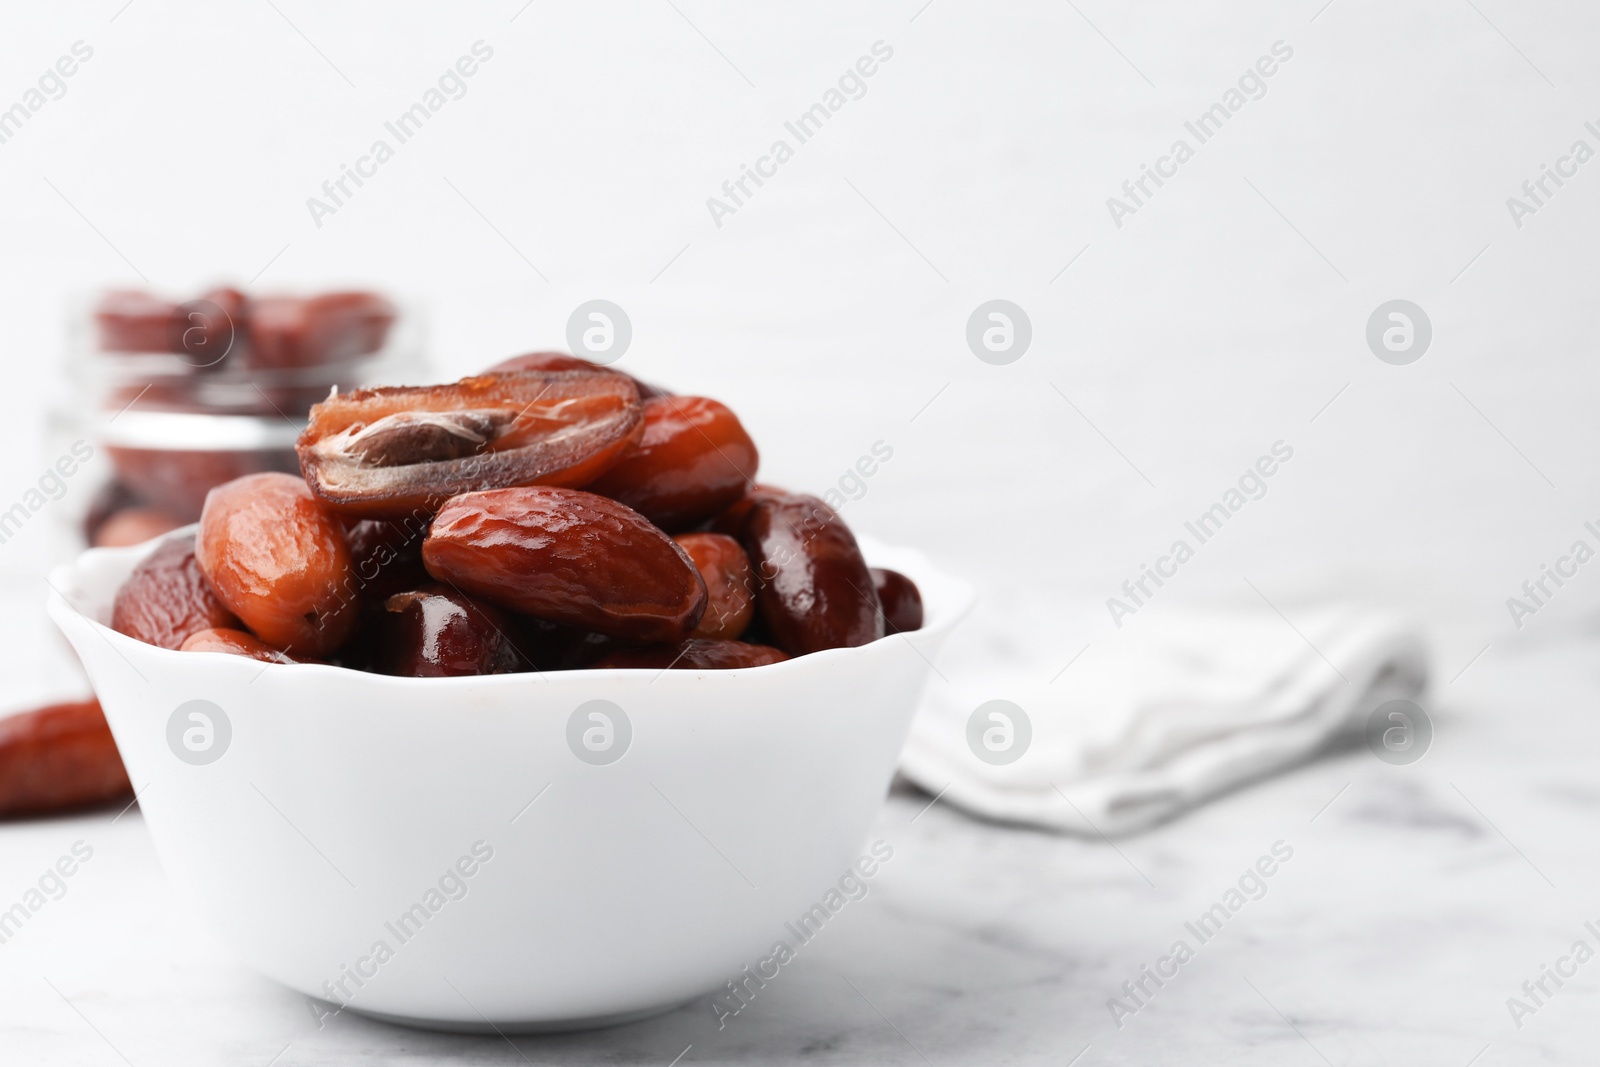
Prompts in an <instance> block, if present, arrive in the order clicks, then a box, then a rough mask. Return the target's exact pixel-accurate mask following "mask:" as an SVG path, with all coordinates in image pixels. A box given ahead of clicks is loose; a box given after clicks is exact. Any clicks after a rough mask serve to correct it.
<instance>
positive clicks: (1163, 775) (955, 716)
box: [900, 606, 1428, 836]
mask: <svg viewBox="0 0 1600 1067" xmlns="http://www.w3.org/2000/svg"><path fill="white" fill-rule="evenodd" d="M989 663H990V664H991V666H988V667H984V666H982V665H979V664H975V663H968V664H966V665H965V668H966V669H962V667H963V665H962V664H960V663H953V664H952V665H951V666H950V668H948V669H946V670H945V671H944V675H945V678H944V679H940V678H935V679H933V680H932V681H930V682H929V685H928V690H927V692H926V694H925V696H924V700H923V705H922V707H921V709H920V710H919V712H918V715H917V718H916V721H915V723H914V724H913V726H912V730H911V736H910V739H909V741H908V742H907V745H906V748H905V751H904V752H903V753H902V755H901V765H900V769H901V772H902V773H903V774H904V775H905V776H906V777H907V778H909V779H910V780H911V781H912V782H914V783H915V784H916V785H918V786H920V787H921V788H922V789H924V790H926V791H927V792H929V793H931V794H936V795H939V796H941V797H942V798H943V800H945V801H948V802H949V803H951V804H954V805H956V806H958V807H961V808H964V809H966V810H967V811H970V812H972V813H974V814H976V815H980V816H984V817H986V818H992V819H998V820H1002V821H1008V822H1020V823H1029V824H1033V825H1038V826H1044V827H1048V828H1051V829H1057V830H1062V831H1066V832H1071V833H1081V834H1085V835H1088V836H1099V835H1107V836H1113V835H1117V834H1126V833H1129V832H1132V831H1135V830H1140V829H1143V828H1145V827H1148V826H1151V825H1154V824H1155V823H1158V822H1162V821H1164V820H1166V819H1170V818H1172V817H1173V816H1174V815H1177V814H1178V813H1180V812H1182V811H1184V810H1185V809H1187V808H1190V807H1193V806H1194V805H1196V804H1198V803H1200V802H1202V801H1204V800H1205V799H1207V798H1208V797H1212V796H1215V795H1216V794H1218V793H1221V792H1224V791H1226V790H1228V789H1230V788H1233V787H1235V786H1237V785H1239V784H1241V783H1244V782H1247V781H1250V780H1252V779H1256V778H1260V777H1263V776H1265V775H1268V774H1272V773H1275V772H1277V771H1281V770H1283V769H1285V768H1287V767H1290V766H1293V765H1294V764H1296V763H1299V762H1301V761H1303V760H1305V759H1306V758H1307V757H1309V756H1310V755H1312V754H1313V753H1314V752H1316V751H1317V750H1318V749H1320V748H1323V747H1325V746H1327V745H1328V744H1329V743H1330V742H1331V741H1332V740H1334V739H1335V738H1338V737H1340V736H1341V735H1346V736H1348V735H1350V734H1359V733H1360V732H1361V731H1362V730H1364V728H1365V726H1366V720H1367V717H1368V715H1369V714H1370V713H1371V712H1372V710H1373V709H1375V708H1376V707H1377V706H1378V705H1380V704H1382V703H1383V702H1385V701H1387V700H1393V699H1396V698H1407V699H1413V700H1414V699H1417V698H1418V697H1420V696H1421V695H1422V693H1423V691H1424V689H1425V688H1426V685H1427V674H1428V666H1427V653H1426V650H1425V648H1424V646H1423V643H1422V641H1421V638H1420V637H1419V635H1418V634H1417V632H1416V631H1415V630H1414V629H1413V628H1411V627H1409V626H1408V625H1407V624H1406V623H1404V622H1403V621H1401V620H1400V619H1398V618H1396V617H1395V616H1393V615H1390V614H1388V613H1386V612H1382V611H1377V610H1373V609H1370V608H1360V607H1348V606H1339V607H1330V608H1326V609H1321V610H1317V611H1314V612H1298V613H1296V616H1295V620H1294V623H1293V624H1292V625H1291V624H1290V623H1289V622H1287V621H1286V620H1285V619H1284V618H1283V617H1281V616H1279V615H1278V614H1277V613H1276V612H1273V611H1268V610H1264V609H1263V610H1262V611H1259V612H1252V611H1241V612H1229V613H1219V612H1207V613H1197V612H1178V611H1171V612H1167V613H1165V614H1163V615H1160V616H1146V617H1141V618H1139V619H1138V620H1136V621H1134V622H1131V623H1129V624H1128V625H1127V626H1126V627H1125V628H1124V629H1123V630H1121V631H1118V632H1117V634H1116V635H1115V636H1114V637H1112V638H1110V639H1106V640H1103V641H1101V642H1098V643H1092V644H1091V645H1090V646H1089V647H1088V648H1087V649H1086V650H1085V651H1084V652H1082V653H1081V654H1080V656H1079V657H1078V658H1077V659H1076V660H1075V661H1073V662H1072V664H1071V665H1070V666H1069V667H1067V668H1066V669H1064V670H1062V671H1060V672H1059V673H1058V674H1057V676H1056V678H1055V679H1054V680H1053V681H1052V680H1048V679H1047V678H1045V677H1043V676H1042V673H1043V672H1041V676H1040V677H1038V678H1037V679H1036V680H1032V681H1029V680H1019V677H1018V672H1017V671H1016V670H1015V669H1014V665H1007V664H1005V663H1004V661H1003V659H1002V660H1001V661H1000V662H999V664H998V665H995V659H994V658H993V657H991V658H990V659H989ZM994 700H1004V701H1008V702H1010V703H1011V704H1013V705H1015V706H1016V707H1019V708H1021V709H1022V712H1023V714H1024V715H1025V716H1026V720H1027V722H1026V724H1025V725H1024V724H1022V723H1017V722H1010V721H1009V720H1012V719H1016V718H1017V716H1016V715H1015V714H1014V713H1012V712H1010V711H1009V710H1008V709H1007V708H1006V707H1005V706H1004V705H991V706H990V708H989V709H988V710H987V711H985V713H984V714H982V715H980V716H978V721H977V722H976V723H973V722H972V720H973V718H974V712H975V711H976V710H977V709H978V708H979V707H980V705H985V704H987V703H988V702H990V701H994ZM993 711H998V712H999V713H1000V714H1001V715H1002V716H1003V718H994V717H993V716H992V715H991V714H990V712H993ZM1030 730H1031V735H1032V736H1031V738H1030V739H1028V740H1027V742H1026V748H1025V750H1024V751H1023V752H1022V754H1021V756H1020V757H1018V758H1016V759H1015V761H1014V762H1010V763H994V762H989V761H987V760H986V759H984V758H980V756H979V755H978V754H977V752H978V750H980V749H985V747H986V746H985V743H984V741H983V735H984V734H985V733H986V732H987V733H988V735H989V739H990V741H991V742H992V744H993V746H994V747H995V748H997V749H999V753H998V754H997V753H996V752H995V751H993V750H990V751H987V753H986V755H987V756H988V760H994V759H1004V758H1006V757H1007V756H1009V755H1010V754H1011V752H1012V751H1015V748H1016V747H1018V745H1019V742H1018V739H1019V738H1021V737H1022V736H1023V735H1025V734H1026V733H1028V732H1030ZM991 731H992V732H991ZM1008 741H1009V742H1010V743H1011V745H1012V746H1013V748H1012V749H1011V750H1010V751H1008V750H1006V748H1005V745H1006V743H1007V742H1008Z"/></svg>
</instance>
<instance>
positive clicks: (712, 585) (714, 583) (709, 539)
mask: <svg viewBox="0 0 1600 1067" xmlns="http://www.w3.org/2000/svg"><path fill="white" fill-rule="evenodd" d="M675 540H676V541H677V542H678V544H679V545H681V546H683V550H684V551H685V552H687V553H688V554H689V558H690V559H692V560H694V565H695V569H697V570H698V571H699V572H700V578H701V580H703V581H704V582H705V583H706V598H707V599H706V613H705V614H704V615H702V616H701V617H700V625H698V626H696V627H695V628H694V633H693V634H692V635H690V636H693V637H709V638H716V639H719V640H724V641H732V640H734V639H735V638H737V637H738V636H739V635H740V634H742V633H744V631H745V629H746V628H747V627H748V626H749V625H750V617H751V616H752V615H754V614H755V607H756V604H755V601H756V583H755V577H754V575H753V574H752V572H751V570H750V558H749V557H748V556H746V555H745V554H744V549H742V548H740V547H739V542H737V541H735V540H734V539H733V538H731V537H727V536H725V535H723V534H715V533H690V534H681V535H679V536H678V537H677V538H675Z"/></svg>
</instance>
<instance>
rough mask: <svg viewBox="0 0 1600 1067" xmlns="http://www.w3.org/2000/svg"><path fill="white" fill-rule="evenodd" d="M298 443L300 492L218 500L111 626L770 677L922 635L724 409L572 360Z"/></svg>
mask: <svg viewBox="0 0 1600 1067" xmlns="http://www.w3.org/2000/svg"><path fill="white" fill-rule="evenodd" d="M297 447H298V451H299V454H300V463H301V468H302V470H303V471H304V478H295V477H293V476H291V475H286V474H253V475H248V476H246V477H243V478H239V479H236V480H234V481H232V482H229V483H227V484H225V485H221V486H218V487H217V488H216V489H213V490H212V491H211V493H210V495H209V496H208V497H207V498H206V504H205V509H204V512H203V514H202V516H201V519H200V527H199V533H198V536H197V537H195V538H188V537H181V536H179V537H174V538H172V539H170V540H168V541H166V542H164V543H162V544H161V545H160V546H159V547H158V548H157V549H156V550H155V551H154V552H153V553H152V554H151V555H149V556H148V557H147V558H146V559H145V561H144V562H143V563H141V564H140V565H139V566H138V567H137V568H135V569H134V571H133V573H132V574H131V575H130V576H129V577H128V580H127V581H126V583H125V584H124V585H123V587H122V589H121V591H120V592H119V593H118V595H117V599H116V606H115V610H114V612H113V625H114V626H115V628H116V629H118V630H119V631H121V632H122V633H124V634H127V635H128V636H130V637H134V638H137V639H139V640H141V641H145V642H148V643H151V644H157V645H160V646H162V647H164V648H170V649H178V650H181V651H185V652H214V653H215V652H220V653H226V654H231V655H237V656H245V657H249V658H252V659H257V660H261V661H263V662H268V663H279V664H297V663H308V662H311V663H321V664H329V665H333V666H339V667H346V668H351V669H356V670H366V671H373V672H378V673H384V674H391V675H400V676H405V677H419V678H421V677H452V676H454V677H459V676H463V675H467V676H470V675H486V674H508V673H516V672H521V671H532V670H567V669H581V668H596V669H611V668H636V669H651V670H664V669H679V670H725V669H737V668H745V667H758V666H764V665H768V664H773V663H780V662H783V661H784V660H787V659H789V658H791V657H793V656H804V655H808V654H810V653H813V652H821V651H824V650H826V649H830V648H843V647H850V646H855V645H863V644H867V643H868V642H871V641H875V640H878V639H879V638H881V637H883V636H884V635H885V634H891V633H900V632H904V631H907V630H914V629H917V628H919V627H920V626H921V625H922V601H921V597H920V595H919V594H918V591H917V588H916V586H915V584H913V583H912V582H911V580H910V579H909V578H907V577H905V576H904V575H901V574H897V573H896V572H894V571H885V570H882V569H869V568H868V567H867V563H866V560H865V559H864V558H863V557H862V554H861V549H860V547H859V546H858V545H857V544H856V540H855V537H854V536H853V535H852V534H851V533H850V530H849V529H848V527H846V526H845V524H844V521H843V520H842V519H840V518H839V516H838V514H837V513H836V512H834V511H833V509H832V508H830V507H828V506H827V505H826V504H824V503H823V502H822V501H821V500H819V499H817V498H816V497H812V496H805V495H801V494H796V493H790V492H787V491H785V490H783V489H778V488H775V487H773V486H768V485H757V484H756V483H755V476H756V468H757V465H758V464H759V462H760V459H759V454H758V453H757V450H756V446H755V443H754V442H753V441H752V440H751V438H750V435H749V434H748V433H747V432H746V430H745V428H744V427H743V425H741V424H740V422H739V419H738V417H737V416H736V415H734V413H733V412H732V411H731V410H730V409H728V408H727V407H726V406H725V405H723V404H720V403H718V402H717V401H715V400H711V399H709V398H706V397H694V396H682V395H677V394H672V393H668V392H666V391H664V390H661V389H657V388H655V387H653V386H644V385H641V384H640V383H638V382H637V381H635V380H634V379H633V378H631V377H629V376H628V375H625V374H622V373H621V372H618V371H614V370H610V369H608V368H604V367H599V366H595V365H593V364H589V363H587V362H585V361H583V360H580V359H578V358H576V357H574V356H568V355H564V354H560V353H546V352H542V353H533V354H531V355H528V356H519V357H516V358H515V359H511V360H507V361H505V362H504V363H501V364H498V365H496V366H495V367H494V368H492V369H491V370H490V371H489V372H487V373H484V374H481V375H478V376H476V377H471V378H465V379H463V380H461V381H459V382H456V383H454V384H452V385H438V386H426V387H403V388H400V387H397V388H382V389H364V390H361V391H358V392H354V393H349V394H345V395H339V394H335V395H334V396H331V397H329V398H328V399H327V400H326V401H324V402H323V403H321V404H318V405H317V406H316V407H315V408H313V409H312V412H311V418H310V422H309V425H308V426H307V428H306V430H305V432H304V433H303V434H301V436H300V440H299V444H298V446H297Z"/></svg>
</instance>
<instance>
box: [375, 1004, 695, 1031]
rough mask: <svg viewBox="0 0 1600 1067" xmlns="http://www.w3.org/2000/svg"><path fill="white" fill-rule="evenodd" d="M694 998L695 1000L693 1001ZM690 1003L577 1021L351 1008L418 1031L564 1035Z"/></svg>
mask: <svg viewBox="0 0 1600 1067" xmlns="http://www.w3.org/2000/svg"><path fill="white" fill-rule="evenodd" d="M691 999H692V998H691ZM687 1003H689V1001H688V1000H674V1001H670V1002H668V1003H666V1004H657V1005H655V1006H653V1007H649V1008H641V1009H638V1010H636V1011H624V1012H617V1013H615V1014H610V1015H589V1016H584V1017H582V1018H576V1019H531V1020H530V1019H493V1020H488V1021H485V1020H484V1019H482V1018H474V1019H428V1018H418V1017H414V1016H409V1015H391V1014H389V1013H388V1012H382V1011H364V1010H362V1009H360V1008H357V1007H355V1006H354V1005H351V1006H350V1007H349V1010H350V1011H351V1012H354V1013H355V1014H357V1015H364V1016H366V1017H367V1018H369V1019H376V1020H378V1021H379V1022H385V1023H393V1024H394V1025H396V1026H409V1027H412V1028H413V1029H417V1030H436V1031H440V1032H443V1033H451V1034H561V1033H567V1032H569V1031H573V1030H599V1029H602V1028H604V1027H608V1026H625V1025H627V1024H628V1023H636V1022H639V1021H641V1020H644V1019H651V1018H654V1017H655V1016H657V1015H665V1014H666V1013H667V1012H669V1011H673V1010H675V1009H677V1008H680V1007H682V1006H683V1005H684V1004H687Z"/></svg>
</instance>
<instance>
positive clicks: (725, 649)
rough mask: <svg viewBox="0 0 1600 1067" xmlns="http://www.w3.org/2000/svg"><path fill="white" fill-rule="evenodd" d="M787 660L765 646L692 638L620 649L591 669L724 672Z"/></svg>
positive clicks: (777, 651) (781, 654)
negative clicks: (680, 641) (616, 668)
mask: <svg viewBox="0 0 1600 1067" xmlns="http://www.w3.org/2000/svg"><path fill="white" fill-rule="evenodd" d="M788 658H789V656H788V655H787V654H786V653H784V652H783V651H781V650H779V649H776V648H769V647H768V646H766V645H748V644H745V643H744V642H743V641H718V640H713V639H709V638H701V637H695V638H690V639H689V640H688V641H684V642H682V643H681V644H676V645H671V644H655V645H641V646H639V647H636V648H626V649H619V650H618V651H616V652H613V653H611V654H610V655H608V656H606V657H605V658H603V659H601V660H600V662H598V663H596V664H595V665H594V666H595V667H596V668H597V669H603V668H607V667H633V668H646V669H651V670H658V671H659V670H666V669H668V668H669V667H670V668H672V669H673V670H685V671H725V670H734V669H736V668H739V667H764V666H766V665H767V664H769V663H782V662H783V661H784V660H786V659H788Z"/></svg>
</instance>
